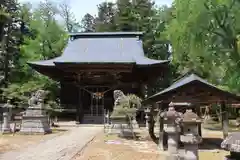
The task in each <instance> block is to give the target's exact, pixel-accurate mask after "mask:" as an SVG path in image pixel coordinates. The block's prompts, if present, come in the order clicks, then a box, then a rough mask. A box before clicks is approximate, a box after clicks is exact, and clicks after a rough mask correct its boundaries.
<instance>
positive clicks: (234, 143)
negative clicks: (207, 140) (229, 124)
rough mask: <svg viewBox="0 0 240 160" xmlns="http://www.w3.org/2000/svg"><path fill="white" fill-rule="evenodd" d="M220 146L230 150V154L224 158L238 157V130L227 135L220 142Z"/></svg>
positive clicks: (227, 159) (233, 158) (232, 158)
mask: <svg viewBox="0 0 240 160" xmlns="http://www.w3.org/2000/svg"><path fill="white" fill-rule="evenodd" d="M221 147H222V148H223V149H225V150H227V151H230V155H228V156H226V157H225V160H239V159H240V132H235V133H232V134H230V135H229V136H227V137H226V138H225V139H224V141H223V142H222V143H221Z"/></svg>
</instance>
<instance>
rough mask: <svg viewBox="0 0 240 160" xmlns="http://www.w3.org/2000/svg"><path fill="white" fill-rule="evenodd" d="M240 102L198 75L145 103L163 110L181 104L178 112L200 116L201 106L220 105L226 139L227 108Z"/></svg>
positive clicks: (183, 80)
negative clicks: (194, 113)
mask: <svg viewBox="0 0 240 160" xmlns="http://www.w3.org/2000/svg"><path fill="white" fill-rule="evenodd" d="M239 102H240V97H239V96H237V95H235V94H232V93H230V92H227V91H224V90H221V89H219V88H217V87H216V86H214V85H213V84H210V83H209V82H207V81H206V80H204V79H202V78H200V77H199V76H197V75H196V74H190V75H185V76H184V77H182V78H181V79H179V80H177V81H176V82H174V83H173V84H172V85H170V86H169V87H168V88H166V89H164V90H162V91H161V92H159V93H157V94H155V95H152V96H150V97H148V98H147V99H146V100H145V101H144V103H145V104H152V106H154V107H159V108H160V109H162V110H165V109H167V108H168V107H169V104H170V103H171V104H172V105H174V104H180V105H174V107H175V109H176V110H178V111H181V112H185V110H186V109H187V108H188V109H190V108H191V109H193V111H195V112H196V113H197V114H200V106H201V105H211V104H220V105H221V111H222V125H223V136H224V137H226V136H227V134H228V115H227V106H228V105H231V104H235V103H239ZM181 104H182V105H181ZM199 130H201V128H199ZM200 134H201V133H200Z"/></svg>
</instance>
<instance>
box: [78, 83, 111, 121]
mask: <svg viewBox="0 0 240 160" xmlns="http://www.w3.org/2000/svg"><path fill="white" fill-rule="evenodd" d="M81 90H82V102H83V113H84V119H83V121H84V122H86V123H90V122H93V121H99V123H100V121H102V120H104V115H105V114H106V113H107V111H108V110H109V108H111V107H112V105H113V104H112V103H113V100H112V99H113V96H112V93H111V91H112V88H111V87H107V86H106V87H105V86H100V87H99V86H86V87H84V88H82V89H81Z"/></svg>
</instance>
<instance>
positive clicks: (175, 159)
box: [166, 154, 182, 160]
mask: <svg viewBox="0 0 240 160" xmlns="http://www.w3.org/2000/svg"><path fill="white" fill-rule="evenodd" d="M166 160H182V158H181V156H180V155H179V154H168V155H167V156H166Z"/></svg>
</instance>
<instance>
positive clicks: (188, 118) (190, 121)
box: [180, 109, 202, 160]
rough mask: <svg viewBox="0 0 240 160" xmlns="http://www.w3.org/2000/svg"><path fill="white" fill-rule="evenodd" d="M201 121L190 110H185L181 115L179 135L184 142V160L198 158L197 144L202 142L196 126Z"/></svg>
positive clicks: (196, 159) (195, 159)
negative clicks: (181, 129) (181, 125)
mask: <svg viewBox="0 0 240 160" xmlns="http://www.w3.org/2000/svg"><path fill="white" fill-rule="evenodd" d="M199 123H201V120H200V118H199V117H198V115H197V114H195V113H193V112H192V110H191V109H190V110H186V112H185V113H184V114H183V117H182V124H183V135H181V136H180V140H181V142H182V143H183V144H184V150H185V152H184V160H198V159H199V158H198V144H199V143H200V142H202V137H201V136H199V134H198V133H199V131H198V126H199Z"/></svg>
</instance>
